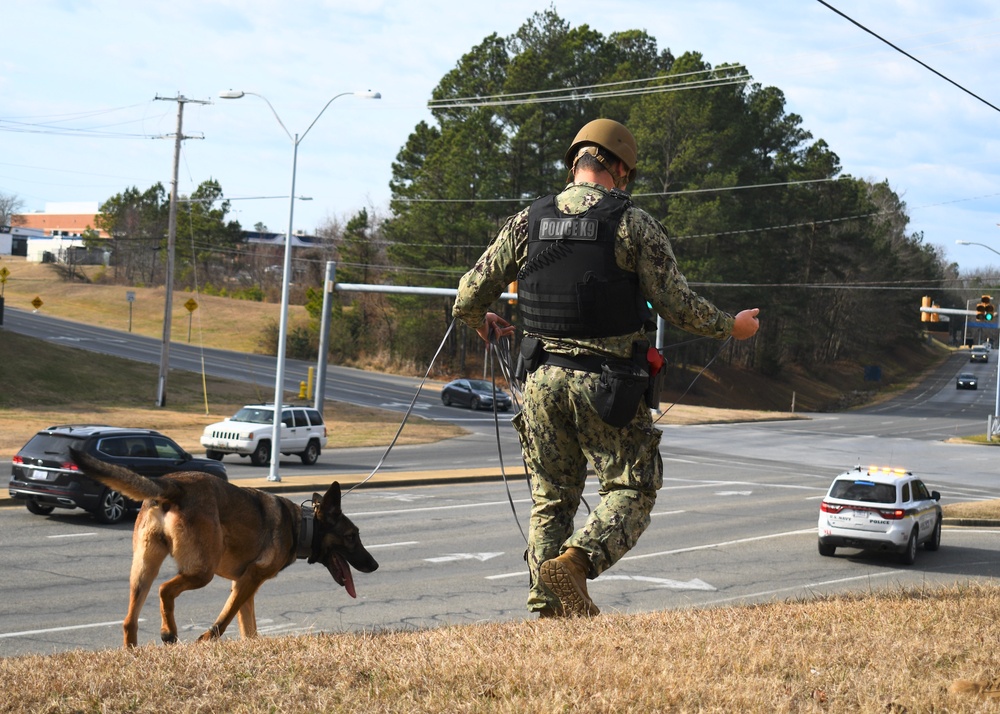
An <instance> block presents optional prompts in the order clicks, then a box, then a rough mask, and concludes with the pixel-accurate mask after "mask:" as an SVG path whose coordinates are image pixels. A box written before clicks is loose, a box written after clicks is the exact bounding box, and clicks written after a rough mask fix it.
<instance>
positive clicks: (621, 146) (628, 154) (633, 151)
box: [565, 119, 639, 183]
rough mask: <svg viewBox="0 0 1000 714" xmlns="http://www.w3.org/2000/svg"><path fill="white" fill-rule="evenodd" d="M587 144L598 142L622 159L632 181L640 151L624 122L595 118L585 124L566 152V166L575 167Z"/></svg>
mask: <svg viewBox="0 0 1000 714" xmlns="http://www.w3.org/2000/svg"><path fill="white" fill-rule="evenodd" d="M587 144H597V145H598V146H600V147H601V148H603V149H606V150H608V151H610V152H611V153H612V154H614V155H615V156H617V157H618V158H619V159H621V160H622V163H624V164H625V168H627V169H628V181H629V183H631V182H632V180H633V179H634V178H635V164H636V160H637V159H638V154H639V151H638V147H637V146H636V143H635V137H634V136H632V132H630V131H629V130H628V129H626V128H625V126H624V125H623V124H620V123H619V122H616V121H615V120H614V119H594V120H593V121H591V122H588V123H586V124H584V126H583V128H582V129H580V131H578V132H577V134H576V138H575V139H573V143H572V144H570V147H569V150H568V151H567V152H566V157H565V162H566V168H568V169H572V168H573V162H574V161H575V160H576V156H577V153H578V152H579V150H580V147H581V146H584V145H587Z"/></svg>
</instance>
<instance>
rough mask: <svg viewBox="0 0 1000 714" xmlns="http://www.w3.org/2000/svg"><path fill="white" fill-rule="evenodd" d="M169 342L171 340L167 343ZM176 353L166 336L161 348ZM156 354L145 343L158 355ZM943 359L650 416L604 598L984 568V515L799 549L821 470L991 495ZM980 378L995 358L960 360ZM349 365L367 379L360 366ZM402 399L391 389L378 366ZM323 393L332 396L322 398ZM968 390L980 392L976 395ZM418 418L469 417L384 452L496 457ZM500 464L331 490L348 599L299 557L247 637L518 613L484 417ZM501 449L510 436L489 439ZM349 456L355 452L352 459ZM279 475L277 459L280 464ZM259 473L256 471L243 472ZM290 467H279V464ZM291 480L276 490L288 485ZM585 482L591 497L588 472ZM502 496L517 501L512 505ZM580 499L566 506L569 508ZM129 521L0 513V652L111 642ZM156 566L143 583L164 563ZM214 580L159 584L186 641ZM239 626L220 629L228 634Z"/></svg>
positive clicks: (460, 459)
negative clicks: (747, 417) (640, 502)
mask: <svg viewBox="0 0 1000 714" xmlns="http://www.w3.org/2000/svg"><path fill="white" fill-rule="evenodd" d="M174 351H175V350H174V349H172V350H171V352H172V353H173V352H174ZM176 351H179V350H176ZM157 358H158V353H157ZM969 366H970V365H968V363H967V361H966V362H963V361H961V359H959V358H955V359H953V360H951V361H950V362H949V363H948V365H946V366H945V367H943V368H942V370H940V372H939V374H938V375H936V376H934V377H932V378H931V380H930V381H928V382H925V383H924V385H923V386H921V387H920V388H918V389H917V390H912V391H911V392H909V393H907V394H906V395H903V396H902V397H901V398H899V399H898V400H893V401H894V402H896V404H895V405H893V403H887V404H882V405H879V406H878V407H875V408H872V409H867V410H861V411H858V412H849V413H842V414H822V415H807V416H808V417H809V418H807V419H803V420H797V421H782V422H766V423H745V424H732V425H706V426H687V427H677V426H670V427H666V428H664V439H663V445H662V447H661V452H662V455H663V458H664V464H665V469H666V479H665V484H664V488H663V490H662V491H661V493H660V497H659V499H658V503H657V506H656V508H655V510H654V514H653V519H652V525H651V526H650V528H649V529H648V530H647V532H646V533H645V534H644V535H643V537H642V538H641V539H640V541H639V543H638V545H637V547H636V548H635V549H633V551H632V552H631V553H630V554H629V555H628V556H627V557H626V558H625V559H624V560H622V561H621V562H620V563H618V564H617V565H616V566H615V567H614V568H612V569H611V570H609V571H607V572H606V573H604V574H603V575H602V576H601V577H600V578H598V579H597V580H596V581H593V582H592V584H591V585H590V591H591V594H592V595H593V597H594V599H595V601H596V602H597V604H598V605H599V606H600V607H601V608H602V610H603V611H605V612H642V611H649V610H660V609H683V608H687V607H707V606H719V605H730V604H739V603H753V602H767V601H771V600H784V599H798V598H808V597H813V596H815V595H817V594H823V593H836V592H846V591H868V590H871V589H879V588H898V587H901V586H903V587H906V586H914V587H924V586H932V585H937V584H954V583H965V582H970V581H985V582H991V583H996V582H997V581H998V578H1000V558H998V557H997V545H998V541H997V538H998V535H1000V531H997V530H993V529H981V528H946V529H945V531H944V533H943V536H942V547H941V550H939V551H937V552H933V553H931V552H926V551H921V552H920V553H919V554H918V557H917V562H916V564H915V565H914V566H909V567H906V566H902V565H899V564H898V563H897V562H895V560H894V559H893V558H891V557H889V556H884V555H872V554H866V553H861V552H859V551H853V550H851V549H841V550H838V554H837V556H836V557H834V558H824V557H821V556H819V555H818V553H817V550H816V518H817V513H818V503H819V500H820V498H821V497H822V494H823V493H824V492H825V490H826V488H827V486H828V485H829V483H830V481H831V480H832V479H833V477H834V476H836V474H837V473H839V472H840V471H842V470H844V469H847V468H850V467H852V466H853V465H855V464H857V463H861V464H869V463H875V464H881V465H893V466H902V467H907V468H910V469H912V470H914V471H916V472H918V473H919V474H920V475H921V476H923V477H924V479H925V480H926V482H927V483H928V485H929V486H930V487H931V488H933V489H935V490H939V491H940V492H941V493H942V495H943V502H944V503H949V502H956V501H968V500H977V499H991V498H1000V479H998V478H997V468H996V466H995V463H996V461H997V458H998V453H1000V452H997V451H995V450H993V448H992V447H990V446H969V445H960V444H953V443H948V442H947V441H946V438H947V437H949V436H953V435H956V434H971V433H977V432H978V433H982V432H983V431H984V428H985V419H986V414H988V413H990V412H991V411H992V400H990V399H989V397H990V396H991V395H992V392H991V391H990V389H991V388H995V383H993V386H992V387H991V386H989V385H987V384H985V383H984V384H982V385H981V387H980V389H979V390H977V391H976V392H973V391H968V392H966V391H959V390H956V389H955V385H954V376H955V374H956V373H957V372H958V371H959V370H964V369H965V368H967V367H969ZM973 367H977V368H978V371H980V372H981V374H982V376H983V377H984V378H988V377H989V374H988V373H992V372H994V371H995V368H996V364H995V363H993V362H991V363H990V364H989V365H974V366H973ZM365 378H366V379H372V380H374V381H376V382H378V381H379V376H378V375H366V376H365ZM386 389H395V390H397V391H396V393H397V394H399V395H401V396H402V397H403V398H402V400H401V401H403V402H404V403H409V400H410V398H412V383H411V387H410V389H411V391H410V393H409V395H408V396H407V395H406V393H405V392H406V386H405V385H402V384H399V383H398V382H396V381H394V380H393V385H392V386H391V387H387V388H386ZM337 398H342V397H340V396H338V397H337ZM984 400H985V402H986V403H985V404H984ZM426 411H427V414H430V415H431V416H432V418H447V417H449V416H461V417H463V418H467V419H469V421H468V422H466V425H468V426H470V428H471V429H472V431H473V433H472V435H471V436H469V437H465V438H463V439H458V440H453V442H448V443H445V444H435V445H429V446H424V447H406V448H405V449H402V448H401V449H398V450H394V451H393V452H392V453H391V454H390V455H389V457H388V458H387V464H393V465H394V467H395V468H397V469H402V468H403V466H402V465H403V464H405V465H406V468H413V469H415V470H430V471H431V472H432V473H434V472H435V471H436V470H440V469H452V468H455V467H456V465H458V464H469V465H472V466H476V467H479V468H493V469H496V468H497V465H498V463H497V462H498V456H497V455H496V453H497V446H496V441H497V437H496V431H495V427H494V426H493V424H492V421H491V420H490V418H489V417H488V416H487V415H486V414H485V413H484V414H479V415H473V414H470V413H468V412H464V411H462V410H454V409H445V408H444V407H441V406H440V405H439V403H434V400H433V399H432V398H430V399H428V403H427V409H426ZM500 434H501V438H500V441H501V443H502V444H503V446H504V449H505V452H504V453H505V455H504V458H505V466H506V470H507V472H508V474H513V475H512V481H511V483H510V490H511V500H512V501H513V511H514V512H512V506H511V504H510V503H509V502H508V497H507V492H506V489H505V486H504V484H503V483H502V482H498V481H489V482H482V483H462V482H447V481H445V482H443V483H439V484H424V485H419V486H403V485H399V484H397V485H394V486H389V485H387V484H388V483H390V479H389V472H388V471H386V472H385V480H384V481H380V475H379V474H377V475H376V476H375V477H374V478H373V480H372V482H371V483H370V484H369V486H366V487H364V488H360V489H357V490H355V491H353V492H351V493H350V494H348V495H346V496H345V497H344V509H345V511H346V512H347V513H348V514H349V515H350V516H351V517H352V519H353V520H354V521H355V523H357V524H358V525H359V526H360V528H361V533H362V538H363V539H364V541H365V543H366V545H367V546H368V547H369V549H370V550H371V552H372V554H373V555H374V556H375V557H376V558H377V559H378V560H379V562H380V564H381V567H380V568H379V570H378V571H377V572H375V573H372V574H369V575H365V574H356V576H355V583H356V586H357V592H358V599H357V600H352V599H350V598H349V597H348V596H347V594H346V593H345V592H344V590H343V589H342V588H339V587H338V586H337V585H336V584H335V583H334V582H333V581H332V579H331V578H330V576H329V575H328V574H327V573H326V571H325V570H323V569H321V568H318V567H315V566H309V565H307V564H305V562H304V561H300V562H299V563H297V564H295V565H293V566H291V567H290V568H288V569H287V570H286V571H284V572H283V573H281V574H280V575H279V576H278V577H277V578H276V579H275V580H273V581H271V582H269V583H266V584H265V585H264V586H263V587H262V589H261V591H260V593H259V594H258V597H257V608H256V609H257V614H258V618H259V622H260V628H261V632H262V634H265V635H268V634H287V633H307V632H320V631H332V632H337V631H353V630H378V629H408V628H420V627H434V626H440V625H449V624H469V623H476V622H483V621H500V620H510V619H518V618H524V617H527V613H526V612H525V610H524V599H525V594H526V590H527V573H526V569H525V566H524V562H523V559H522V555H523V551H524V541H523V539H522V535H521V529H522V528H525V527H526V521H527V514H528V507H529V501H528V493H527V488H526V486H525V484H524V482H523V476H522V472H521V471H520V468H521V467H520V461H519V460H518V458H517V451H516V445H514V443H513V441H512V435H511V433H510V427H509V425H506V424H505V425H503V426H502V427H501V430H500ZM507 447H512V448H511V449H508V448H507ZM328 453H329V454H331V457H332V458H333V459H334V463H332V464H327V465H326V466H325V467H323V468H320V469H317V471H316V476H317V478H321V479H322V478H325V477H327V476H329V475H331V474H334V473H339V474H340V475H341V476H344V475H346V474H347V473H349V470H350V469H353V470H354V471H358V472H364V471H366V470H368V469H369V468H370V467H371V466H373V465H374V463H377V461H378V459H379V458H380V457H381V455H382V450H364V449H359V450H351V452H350V453H349V454H348V453H345V454H339V453H338V452H337V451H331V452H328ZM358 466H364V468H361V469H356V468H354V467H358ZM283 473H284V467H283ZM258 475H262V474H260V473H259V472H258ZM288 480H289V481H290V482H291V481H298V478H297V477H295V478H292V477H289V479H288ZM301 496H304V493H303V494H301V495H300V494H296V493H290V494H288V497H289V498H291V499H292V500H298V499H299V498H300V497H301ZM586 498H587V500H588V502H589V503H590V504H591V506H592V505H593V504H594V503H596V501H597V494H596V483H594V482H593V481H591V482H589V484H588V488H587V494H586ZM515 512H516V514H515ZM583 517H584V514H583V513H581V514H580V519H582V518H583ZM130 528H131V527H130V525H129V524H122V525H119V526H114V527H107V526H100V525H98V524H97V523H95V522H94V521H93V520H92V519H90V518H89V517H88V516H86V515H85V514H83V513H81V512H62V513H59V512H57V513H56V514H54V515H53V516H49V517H37V516H33V515H31V514H29V513H28V512H27V511H26V510H24V509H20V508H8V509H2V510H0V543H2V544H3V545H4V546H5V547H3V548H0V569H2V572H4V573H5V577H4V578H3V581H2V582H0V597H2V599H3V600H2V601H3V602H4V603H5V606H4V608H2V609H0V656H12V655H19V654H28V653H41V654H44V653H49V652H57V651H63V650H67V649H75V648H83V649H98V648H105V647H115V646H118V645H119V644H120V642H121V626H120V623H121V619H122V618H123V616H124V613H125V608H126V603H127V597H128V570H129V560H130V553H131V533H130ZM170 572H171V570H170V567H169V565H166V566H165V567H164V572H163V573H162V574H161V580H162V579H164V578H165V577H168V576H169V574H170ZM228 586H229V583H228V582H227V581H224V580H221V579H216V581H213V582H212V583H210V584H209V586H207V587H206V588H204V589H203V590H200V591H197V592H191V593H185V594H184V595H183V596H181V598H180V599H179V600H178V604H177V615H178V622H179V624H180V626H181V628H182V633H181V637H182V639H183V640H185V641H189V640H192V639H194V638H195V637H196V636H197V635H198V634H200V633H201V632H202V631H204V630H205V629H206V628H207V627H208V625H209V624H210V623H211V621H212V620H213V619H214V617H215V616H216V614H217V613H218V611H219V610H220V609H221V607H222V604H223V602H224V601H225V598H226V595H227V593H228V590H229V587H228ZM158 630H159V615H158V608H157V603H156V602H155V590H154V595H153V597H152V598H151V599H150V601H148V602H147V603H146V608H145V610H144V612H143V622H142V623H141V625H140V635H139V637H140V643H154V642H157V641H158V635H157V633H158ZM227 636H229V637H235V636H238V635H237V633H236V631H235V630H232V631H230V633H228V634H227Z"/></svg>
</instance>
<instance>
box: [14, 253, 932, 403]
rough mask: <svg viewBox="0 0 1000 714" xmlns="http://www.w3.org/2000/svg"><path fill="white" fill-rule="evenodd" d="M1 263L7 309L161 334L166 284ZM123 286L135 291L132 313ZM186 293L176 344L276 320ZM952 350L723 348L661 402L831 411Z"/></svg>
mask: <svg viewBox="0 0 1000 714" xmlns="http://www.w3.org/2000/svg"><path fill="white" fill-rule="evenodd" d="M0 265H5V266H6V267H7V268H8V270H9V271H10V277H9V278H8V281H7V283H6V285H5V286H4V288H5V293H4V294H5V299H6V305H7V307H9V308H19V309H22V310H33V309H34V308H33V307H32V300H33V299H34V298H35V297H38V298H40V299H41V300H42V307H41V308H40V311H41V312H43V313H45V314H49V315H52V316H55V317H61V318H64V319H69V320H75V321H78V322H86V323H89V324H94V325H100V326H102V327H108V328H112V329H118V330H127V329H129V326H130V320H131V331H132V332H134V333H137V334H142V335H146V336H148V337H154V338H160V337H162V332H163V312H164V291H163V289H162V288H143V287H133V288H128V289H126V288H125V287H123V286H115V285H100V284H92V283H89V282H84V281H80V280H75V281H74V280H66V279H64V277H63V276H62V275H61V274H60V273H59V270H58V269H57V268H56V267H55V266H53V265H49V264H46V265H43V264H38V263H28V262H26V261H25V260H24V259H23V258H17V257H9V256H7V257H4V259H3V260H2V261H0ZM87 271H88V273H89V274H91V275H93V274H95V273H98V272H99V271H100V269H99V268H94V267H89V268H87ZM126 292H132V293H134V295H135V300H134V302H133V303H131V316H130V306H129V303H128V302H127V301H126ZM188 295H189V294H186V293H179V294H175V296H174V301H173V316H172V328H173V329H172V335H173V339H174V340H176V341H178V342H185V341H188V333H189V329H190V333H191V339H190V341H191V342H192V343H193V344H201V345H204V346H205V347H217V348H220V349H230V350H237V351H242V352H258V351H260V344H261V342H262V339H263V337H264V333H265V330H266V329H267V328H268V327H273V326H274V325H275V324H276V323H277V320H278V305H276V304H273V303H261V302H251V301H246V300H235V299H232V298H225V297H218V296H210V295H194V294H193V293H192V294H190V297H194V298H195V299H196V301H197V303H198V307H197V309H196V310H195V311H194V312H193V313H189V312H188V310H187V309H185V307H184V303H185V302H186V301H187V300H188ZM761 319H762V320H766V319H767V316H766V315H762V316H761ZM306 320H307V315H306V312H305V308H303V307H302V306H296V305H292V306H290V310H289V322H290V324H292V325H294V324H296V323H300V322H301V323H304V322H305V321H306ZM947 355H948V348H946V347H944V346H943V345H941V344H940V343H939V342H937V341H930V342H929V343H924V344H921V345H920V346H919V347H917V348H913V346H912V345H908V346H907V347H906V348H905V349H895V350H891V351H887V352H886V353H884V354H881V355H877V356H875V355H873V356H870V357H869V358H868V360H867V361H866V362H864V363H861V362H848V363H843V364H836V365H830V366H823V367H821V368H817V369H816V370H815V371H814V372H812V373H807V372H805V371H804V370H802V369H799V368H794V367H793V368H787V369H785V370H784V372H783V373H782V374H780V375H778V376H776V377H765V376H764V375H761V374H759V373H756V372H751V371H748V370H743V369H734V368H731V367H727V366H726V365H725V359H724V354H723V355H722V356H720V359H718V360H716V361H715V362H714V363H713V364H712V365H711V367H710V369H709V370H707V371H706V372H705V373H704V374H702V375H701V376H700V377H697V372H696V371H689V372H687V373H678V372H676V371H675V372H674V375H675V378H674V384H673V385H671V387H670V389H669V390H668V391H667V392H665V393H664V395H663V400H664V401H665V402H667V403H673V402H676V401H678V400H680V403H681V404H685V405H689V406H706V407H715V408H724V409H758V410H768V411H790V410H791V409H792V405H793V398H794V405H795V411H832V410H836V409H843V408H847V407H850V406H856V405H858V404H861V403H865V402H867V401H871V400H872V399H875V398H877V397H879V396H880V395H883V394H886V393H891V392H894V391H899V390H900V389H903V388H905V387H906V386H908V385H909V384H910V383H911V382H912V380H913V379H914V378H915V377H916V376H919V375H920V374H922V373H923V372H924V371H925V370H926V369H928V368H929V367H932V366H934V365H937V364H939V363H940V362H941V361H942V360H943V359H945V358H946V357H947ZM866 364H877V365H878V366H879V367H881V371H882V381H881V382H866V381H865V380H864V367H865V365H866ZM453 376H460V375H445V374H438V375H436V377H437V378H438V379H448V378H451V377H453ZM696 377H697V379H695V378H696ZM692 381H693V384H692ZM689 386H690V389H688V388H689ZM686 390H687V391H686ZM685 391H686V394H685ZM682 394H683V395H684V396H683V397H682Z"/></svg>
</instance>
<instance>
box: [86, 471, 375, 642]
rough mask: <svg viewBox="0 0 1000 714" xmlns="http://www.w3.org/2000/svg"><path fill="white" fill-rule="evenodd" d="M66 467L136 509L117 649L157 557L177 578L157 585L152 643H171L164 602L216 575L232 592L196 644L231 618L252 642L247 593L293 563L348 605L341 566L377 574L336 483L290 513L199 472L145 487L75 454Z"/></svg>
mask: <svg viewBox="0 0 1000 714" xmlns="http://www.w3.org/2000/svg"><path fill="white" fill-rule="evenodd" d="M73 459H74V460H75V461H76V463H77V464H78V465H79V466H80V468H81V469H83V471H84V473H85V474H86V475H87V476H88V477H90V478H92V479H94V480H95V481H100V482H101V483H102V484H104V485H105V486H107V487H108V488H113V489H114V490H116V491H118V492H119V493H122V494H124V495H126V496H128V497H129V498H131V499H134V500H136V501H142V508H141V510H140V511H139V515H138V516H137V517H136V521H135V529H134V530H133V531H132V573H131V576H130V578H129V605H128V614H127V615H126V616H125V622H124V623H123V624H124V628H125V647H135V646H136V645H137V643H138V641H137V636H138V629H139V612H140V611H141V610H142V605H143V603H144V602H145V600H146V596H147V595H149V590H150V588H151V587H152V585H153V581H154V580H155V579H156V576H157V574H158V573H159V571H160V566H161V565H162V564H163V561H164V560H165V559H166V557H167V555H171V556H173V559H174V560H175V561H176V562H177V575H175V576H174V577H172V578H170V579H169V580H167V581H166V582H165V583H163V584H162V585H161V586H160V614H161V617H162V624H161V625H160V639H161V640H163V642H165V643H168V644H169V643H172V642H176V641H177V622H176V621H175V620H174V600H176V599H177V596H178V595H180V594H181V593H182V592H184V591H185V590H195V589H197V588H201V587H204V586H205V585H207V584H208V582H209V581H211V580H212V578H213V577H214V576H216V575H221V576H222V577H224V578H228V579H229V580H232V581H233V588H232V592H231V593H230V595H229V600H228V601H227V602H226V605H225V607H223V608H222V612H221V613H219V616H218V618H216V620H215V623H214V624H213V625H212V627H211V628H209V630H208V631H207V632H205V633H204V634H202V635H201V636H200V637H199V638H198V640H199V641H201V640H212V639H215V638H218V637H221V636H222V634H223V633H224V632H225V631H226V628H227V627H229V624H230V623H231V622H232V621H233V618H234V617H236V616H237V613H238V614H239V625H240V634H241V635H242V636H243V637H254V636H256V634H257V618H256V616H255V614H254V605H253V598H254V595H255V594H256V593H257V589H258V588H259V587H260V586H261V584H262V583H263V582H264V581H265V580H269V579H271V578H273V577H274V576H275V575H277V574H278V573H279V572H280V571H282V570H284V569H285V568H287V567H288V566H289V565H291V564H292V563H294V562H295V561H296V560H297V559H300V558H307V559H308V561H309V562H310V563H322V564H323V565H325V566H326V569H327V570H329V571H330V574H331V575H332V576H333V579H334V580H336V581H337V583H338V584H340V585H342V586H343V587H344V588H346V590H347V594H348V595H350V596H351V597H357V594H356V593H355V590H354V579H353V578H352V577H351V566H354V567H355V568H357V569H358V570H359V571H361V572H362V573H371V572H373V571H374V570H375V569H376V568H378V563H377V562H375V559H374V558H373V557H372V556H371V554H369V552H368V551H367V550H365V547H364V545H362V543H361V538H360V536H359V535H358V528H357V526H355V525H354V524H353V523H351V520H350V519H349V518H348V517H347V516H345V515H344V513H343V511H341V510H340V484H339V483H337V482H336V481H334V482H333V484H332V485H331V486H330V488H329V490H327V492H326V495H325V496H322V497H321V496H320V495H319V494H318V493H314V494H313V497H312V502H311V503H306V504H303V505H302V506H297V505H295V504H294V503H293V502H292V501H290V500H288V499H287V498H282V497H281V496H275V495H274V494H271V493H267V492H264V491H260V490H257V489H253V488H241V487H239V486H234V485H233V484H231V483H227V482H226V481H223V480H222V479H220V478H218V477H216V476H210V475H208V474H202V473H196V472H183V473H175V474H170V475H169V476H161V477H159V478H156V479H149V478H146V477H145V476H140V475H139V474H137V473H135V472H133V471H130V470H129V469H126V468H124V467H121V466H114V465H112V464H108V463H105V462H104V461H100V460H98V459H96V458H94V457H92V456H90V455H88V454H85V453H82V452H79V451H74V452H73Z"/></svg>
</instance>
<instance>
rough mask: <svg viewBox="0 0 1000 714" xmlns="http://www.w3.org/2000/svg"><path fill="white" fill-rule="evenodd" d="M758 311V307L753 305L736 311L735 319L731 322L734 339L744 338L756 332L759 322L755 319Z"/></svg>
mask: <svg viewBox="0 0 1000 714" xmlns="http://www.w3.org/2000/svg"><path fill="white" fill-rule="evenodd" d="M759 312H760V308H759V307H755V308H752V309H750V310H743V311H741V312H738V313H736V320H735V321H734V322H733V338H734V339H737V340H746V339H749V338H751V337H753V336H754V335H756V334H757V329H758V328H759V327H760V322H759V321H758V320H757V314H758V313H759Z"/></svg>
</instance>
